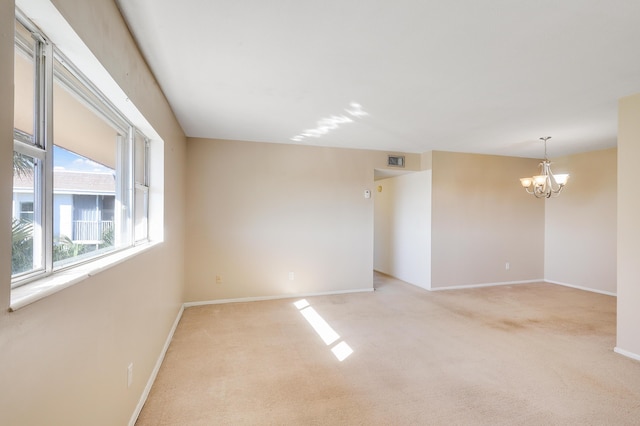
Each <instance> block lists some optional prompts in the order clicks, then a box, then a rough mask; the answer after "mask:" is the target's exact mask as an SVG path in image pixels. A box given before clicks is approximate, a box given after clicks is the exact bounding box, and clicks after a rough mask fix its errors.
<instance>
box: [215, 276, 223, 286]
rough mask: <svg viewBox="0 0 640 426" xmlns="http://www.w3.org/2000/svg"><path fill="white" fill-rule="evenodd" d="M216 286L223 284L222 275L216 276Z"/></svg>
mask: <svg viewBox="0 0 640 426" xmlns="http://www.w3.org/2000/svg"><path fill="white" fill-rule="evenodd" d="M216 284H222V277H221V276H220V275H216Z"/></svg>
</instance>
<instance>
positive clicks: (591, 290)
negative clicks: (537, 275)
mask: <svg viewBox="0 0 640 426" xmlns="http://www.w3.org/2000/svg"><path fill="white" fill-rule="evenodd" d="M544 282H546V283H549V284H556V285H561V286H564V287H571V288H576V289H578V290H584V291H590V292H592V293H599V294H605V295H607V296H614V297H616V296H617V294H616V293H612V292H610V291H604V290H597V289H595V288H589V287H582V286H579V285H573V284H567V283H563V282H559V281H551V280H544Z"/></svg>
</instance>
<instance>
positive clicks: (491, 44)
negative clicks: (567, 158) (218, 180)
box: [119, 0, 640, 157]
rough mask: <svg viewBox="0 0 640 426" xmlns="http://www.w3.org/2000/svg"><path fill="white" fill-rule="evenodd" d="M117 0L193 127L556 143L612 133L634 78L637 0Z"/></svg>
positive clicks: (465, 143) (308, 135)
mask: <svg viewBox="0 0 640 426" xmlns="http://www.w3.org/2000/svg"><path fill="white" fill-rule="evenodd" d="M119 6H120V8H121V10H122V12H123V15H124V16H125V18H126V20H127V22H128V24H129V26H130V28H131V31H132V33H133V35H134V37H135V38H136V40H137V42H138V44H139V45H140V48H141V50H142V52H143V54H144V56H145V57H146V59H147V61H148V63H149V65H150V67H151V69H152V70H153V72H154V74H155V76H156V78H157V80H158V82H159V83H160V86H161V87H162V89H163V91H164V93H165V94H166V96H167V99H168V100H169V103H170V104H171V106H172V107H173V110H174V112H175V114H176V116H177V117H178V120H179V121H180V123H181V125H182V127H183V129H184V131H185V133H186V134H187V135H188V136H192V137H204V138H222V139H233V140H246V141H259V142H279V143H297V144H310V145H321V146H334V147H351V148H367V149H377V150H386V151H404V152H418V153H419V152H425V151H429V150H443V151H460V152H471V153H485V154H497V155H513V156H523V157H541V156H542V154H543V145H542V142H540V141H539V140H538V138H539V137H541V136H552V137H553V138H552V139H551V140H550V141H549V156H550V157H554V156H559V155H565V154H569V153H575V152H583V151H590V150H595V149H601V148H607V147H613V146H615V145H616V133H617V100H618V99H619V98H620V97H623V96H626V95H630V94H634V93H637V92H640V23H639V22H640V1H638V0H607V1H603V0H520V1H513V0H485V1H477V0H447V1H429V0H393V1H390V0H368V1H365V0H322V1H308V0H271V1H266V0H242V1H238V0H181V1H175V0H120V1H119ZM639 119H640V118H639ZM316 136H317V137H316ZM292 139H297V141H296V140H292Z"/></svg>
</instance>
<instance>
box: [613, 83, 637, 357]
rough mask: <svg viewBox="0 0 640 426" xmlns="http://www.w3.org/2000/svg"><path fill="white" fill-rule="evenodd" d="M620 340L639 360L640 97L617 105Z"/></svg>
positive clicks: (625, 99)
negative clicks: (639, 189)
mask: <svg viewBox="0 0 640 426" xmlns="http://www.w3.org/2000/svg"><path fill="white" fill-rule="evenodd" d="M618 111H619V121H618V291H617V293H618V322H617V324H618V336H617V337H618V338H617V344H616V349H617V350H622V351H626V352H627V354H628V355H629V354H632V355H635V357H636V358H637V359H640V309H639V307H640V219H639V218H640V191H638V181H640V167H638V163H639V160H640V94H637V95H633V96H629V97H626V98H623V99H621V100H620V102H619V104H618Z"/></svg>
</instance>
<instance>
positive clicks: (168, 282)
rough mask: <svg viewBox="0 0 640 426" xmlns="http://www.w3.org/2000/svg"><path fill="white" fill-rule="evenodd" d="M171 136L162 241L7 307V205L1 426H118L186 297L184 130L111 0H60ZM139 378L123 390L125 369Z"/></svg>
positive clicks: (6, 30) (3, 135) (5, 58)
mask: <svg viewBox="0 0 640 426" xmlns="http://www.w3.org/2000/svg"><path fill="white" fill-rule="evenodd" d="M55 4H56V5H57V6H58V7H59V10H60V11H61V12H62V14H63V16H64V17H65V18H66V19H67V21H68V22H69V23H70V24H71V26H72V27H73V28H74V30H75V31H76V32H77V33H78V35H79V36H80V37H81V38H82V39H83V40H84V42H85V43H86V44H87V45H88V46H89V48H90V49H91V50H92V52H93V53H94V54H95V55H96V57H97V58H98V59H99V60H100V61H101V62H102V64H103V65H104V66H105V67H106V69H107V70H108V71H109V72H110V73H111V74H112V76H113V77H114V78H115V80H116V81H117V82H118V83H119V84H120V86H121V87H122V89H123V90H124V91H125V92H126V93H127V95H128V96H129V98H130V99H131V101H132V102H133V103H134V104H135V105H136V106H137V107H138V108H139V109H140V110H141V111H142V113H143V114H144V115H145V116H146V118H147V119H148V120H149V122H150V123H151V124H152V125H153V126H154V128H155V129H156V130H157V132H158V133H159V134H160V136H161V137H162V138H163V139H164V148H165V155H164V158H165V176H164V181H165V184H164V191H165V194H164V195H165V215H164V217H165V225H164V226H165V233H164V234H165V242H164V243H162V244H161V245H159V246H157V247H155V248H154V249H152V250H150V251H148V252H145V253H143V254H141V255H139V256H137V257H135V258H133V259H130V260H128V261H126V262H124V263H122V264H119V265H117V266H114V267H113V268H111V269H108V270H106V271H103V272H101V273H99V274H97V275H95V276H93V277H91V278H89V279H86V280H84V281H82V282H80V283H78V284H76V285H74V286H72V287H70V288H68V289H65V290H63V291H61V292H59V293H56V294H55V295H52V296H49V297H47V298H45V299H43V300H41V301H39V302H36V303H34V304H31V305H29V306H27V307H25V308H22V309H20V310H18V311H17V312H13V313H9V312H8V310H7V308H8V306H9V294H10V275H11V268H10V257H9V255H8V253H9V252H10V241H11V238H10V214H11V212H10V207H11V205H10V203H9V204H7V203H2V204H0V223H1V224H2V226H0V244H1V247H2V255H1V256H0V307H1V309H0V347H1V348H2V350H1V351H0V377H1V378H2V383H3V387H2V390H0V413H1V414H0V423H2V424H8V425H9V424H11V425H37V424H64V425H89V424H90V425H123V424H126V423H127V422H128V421H129V418H130V416H131V415H132V413H133V412H134V410H135V407H136V405H137V403H138V401H139V398H140V396H141V394H142V392H143V389H144V387H145V385H146V382H147V379H148V378H149V376H150V373H151V371H152V369H153V367H154V365H155V362H156V360H157V357H158V355H159V354H160V351H161V349H162V346H163V344H164V342H165V339H166V337H167V335H168V333H169V330H170V328H171V325H172V323H173V321H174V320H175V318H176V315H177V313H178V310H179V308H180V305H181V302H182V290H183V288H182V283H183V276H184V263H183V247H184V243H183V222H184V211H183V210H184V207H183V206H184V201H185V200H184V183H185V180H184V170H185V137H184V135H183V133H182V131H181V129H180V127H179V126H178V124H177V122H176V120H175V118H174V117H173V114H172V112H171V110H170V108H169V106H168V104H167V103H166V101H165V99H164V97H163V95H162V93H161V92H160V91H159V89H158V87H157V85H156V84H155V81H154V79H153V77H152V76H151V74H150V72H149V71H148V69H147V67H146V65H145V62H144V61H143V60H142V58H141V56H140V54H139V52H138V51H137V49H136V47H135V45H134V43H133V40H132V39H131V37H130V35H129V32H128V31H127V28H126V26H125V25H124V22H123V21H122V19H121V17H120V15H119V13H118V10H117V8H116V6H115V3H114V2H113V1H111V0H95V1H91V2H78V1H75V0H57V1H56V2H55ZM0 5H1V10H2V13H0V176H1V177H2V178H1V179H0V197H1V198H2V199H3V200H8V199H10V197H11V181H12V178H11V176H12V166H11V158H12V155H11V152H12V143H13V142H12V121H13V103H12V96H13V77H12V76H13V17H12V16H11V15H12V11H13V2H12V1H8V0H0ZM130 362H133V363H134V380H133V385H132V387H131V388H129V389H128V388H127V365H128V364H129V363H130Z"/></svg>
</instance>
